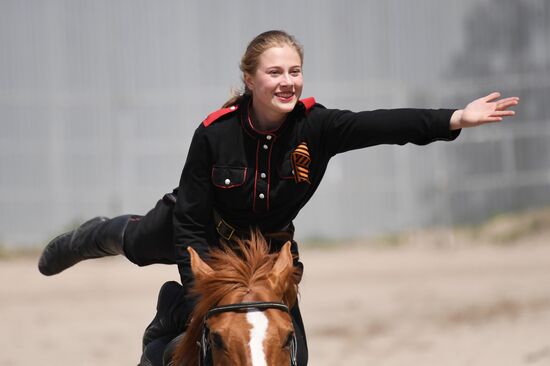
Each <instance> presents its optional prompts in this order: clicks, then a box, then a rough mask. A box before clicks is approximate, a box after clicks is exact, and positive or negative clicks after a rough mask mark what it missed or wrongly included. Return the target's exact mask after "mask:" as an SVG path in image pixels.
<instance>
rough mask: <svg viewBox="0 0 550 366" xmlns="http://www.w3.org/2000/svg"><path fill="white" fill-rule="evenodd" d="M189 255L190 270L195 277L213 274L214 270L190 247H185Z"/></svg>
mask: <svg viewBox="0 0 550 366" xmlns="http://www.w3.org/2000/svg"><path fill="white" fill-rule="evenodd" d="M187 251H188V252H189V256H190V257H191V271H192V272H193V276H195V278H196V279H199V280H200V279H201V278H204V277H210V276H212V275H213V274H214V270H213V269H212V268H211V267H210V266H209V265H208V264H206V262H205V261H203V260H202V259H201V257H200V256H199V255H198V253H197V252H196V251H195V250H194V249H193V248H191V247H187Z"/></svg>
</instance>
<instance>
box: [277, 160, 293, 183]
mask: <svg viewBox="0 0 550 366" xmlns="http://www.w3.org/2000/svg"><path fill="white" fill-rule="evenodd" d="M277 173H278V174H279V178H281V179H294V170H293V167H292V161H291V160H290V157H288V158H286V159H284V160H283V163H282V164H281V165H280V166H279V167H278V168H277Z"/></svg>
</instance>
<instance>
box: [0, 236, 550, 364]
mask: <svg viewBox="0 0 550 366" xmlns="http://www.w3.org/2000/svg"><path fill="white" fill-rule="evenodd" d="M548 238H549V236H548V235H547V234H540V235H538V236H535V237H532V238H530V239H529V240H527V241H525V242H522V243H519V244H518V243H515V244H513V245H501V246H495V245H482V246H478V247H472V246H462V245H454V244H453V245H452V246H446V247H444V248H442V247H439V246H431V245H428V246H419V245H407V246H405V247H399V248H393V249H380V248H379V249H373V248H371V249H365V248H358V247H354V246H351V247H349V246H348V247H345V248H339V247H333V248H326V249H314V248H309V249H302V258H303V261H304V262H305V264H306V275H305V278H304V281H303V282H302V286H301V307H302V313H303V315H304V320H305V322H306V328H307V331H308V338H309V347H310V365H314V366H324V365H331V366H332V365H377V366H378V365H383V366H385V365H474V366H477V365H483V366H486V365H499V366H505V365H514V366H515V365H550V240H548ZM0 277H1V279H2V280H1V284H0V324H2V331H1V332H0V344H1V345H2V352H0V365H3V366H11V365H33V364H39V365H56V366H58V365H102V366H108V365H117V366H119V365H135V364H137V361H138V357H139V354H140V342H141V339H140V338H141V334H142V331H143V329H144V327H145V326H146V325H147V324H148V322H149V321H150V320H151V318H152V316H153V314H154V311H153V309H154V306H155V302H156V293H157V290H158V288H159V286H160V285H161V284H162V283H163V282H164V281H166V280H171V279H175V278H177V271H176V269H175V268H173V267H168V266H150V267H147V268H137V267H134V266H133V265H131V264H129V263H127V262H125V261H124V260H123V259H121V258H118V259H113V258H110V259H104V260H95V261H88V262H86V263H81V264H79V265H78V266H77V267H75V268H73V269H71V270H68V271H66V272H64V273H62V274H61V275H59V276H54V277H51V278H46V277H43V276H41V275H40V274H39V273H38V271H37V270H35V260H34V259H14V260H9V261H0Z"/></svg>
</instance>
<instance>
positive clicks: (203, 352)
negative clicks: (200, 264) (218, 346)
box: [197, 301, 298, 366]
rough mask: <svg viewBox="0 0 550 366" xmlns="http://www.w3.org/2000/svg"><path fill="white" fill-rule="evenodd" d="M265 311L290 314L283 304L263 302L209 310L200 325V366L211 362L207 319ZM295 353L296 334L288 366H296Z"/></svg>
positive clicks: (231, 305) (243, 303) (296, 347)
mask: <svg viewBox="0 0 550 366" xmlns="http://www.w3.org/2000/svg"><path fill="white" fill-rule="evenodd" d="M266 309H278V310H282V311H285V312H287V313H289V314H290V309H289V308H288V306H286V305H285V304H282V303H278V302H265V301H257V302H242V303H238V304H230V305H222V306H217V307H214V308H212V309H210V310H209V311H208V313H207V314H206V316H205V317H204V321H203V325H202V336H201V340H200V341H199V342H197V343H198V345H199V360H200V361H199V362H200V366H209V365H210V364H209V363H208V361H209V358H210V362H211V353H210V351H211V345H210V342H209V340H208V335H209V333H210V329H209V328H208V325H207V324H206V321H207V320H208V318H210V317H211V316H214V315H217V314H221V313H227V312H243V311H263V310H266ZM297 353H298V343H297V341H296V334H295V333H294V336H293V340H292V343H291V345H290V365H291V366H297V361H296V356H297Z"/></svg>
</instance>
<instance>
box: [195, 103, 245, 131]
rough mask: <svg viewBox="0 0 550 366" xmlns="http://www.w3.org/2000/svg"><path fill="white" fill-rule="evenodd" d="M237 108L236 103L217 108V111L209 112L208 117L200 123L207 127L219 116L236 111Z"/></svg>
mask: <svg viewBox="0 0 550 366" xmlns="http://www.w3.org/2000/svg"><path fill="white" fill-rule="evenodd" d="M237 109H239V106H238V105H233V106H231V107H228V108H222V109H218V110H217V111H215V112H212V113H210V114H209V115H208V117H206V118H205V120H204V121H202V124H203V125H204V127H208V126H210V125H211V124H212V123H213V122H214V121H216V120H218V119H219V118H221V117H223V116H225V115H226V114H228V113H231V112H234V111H236V110H237Z"/></svg>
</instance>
